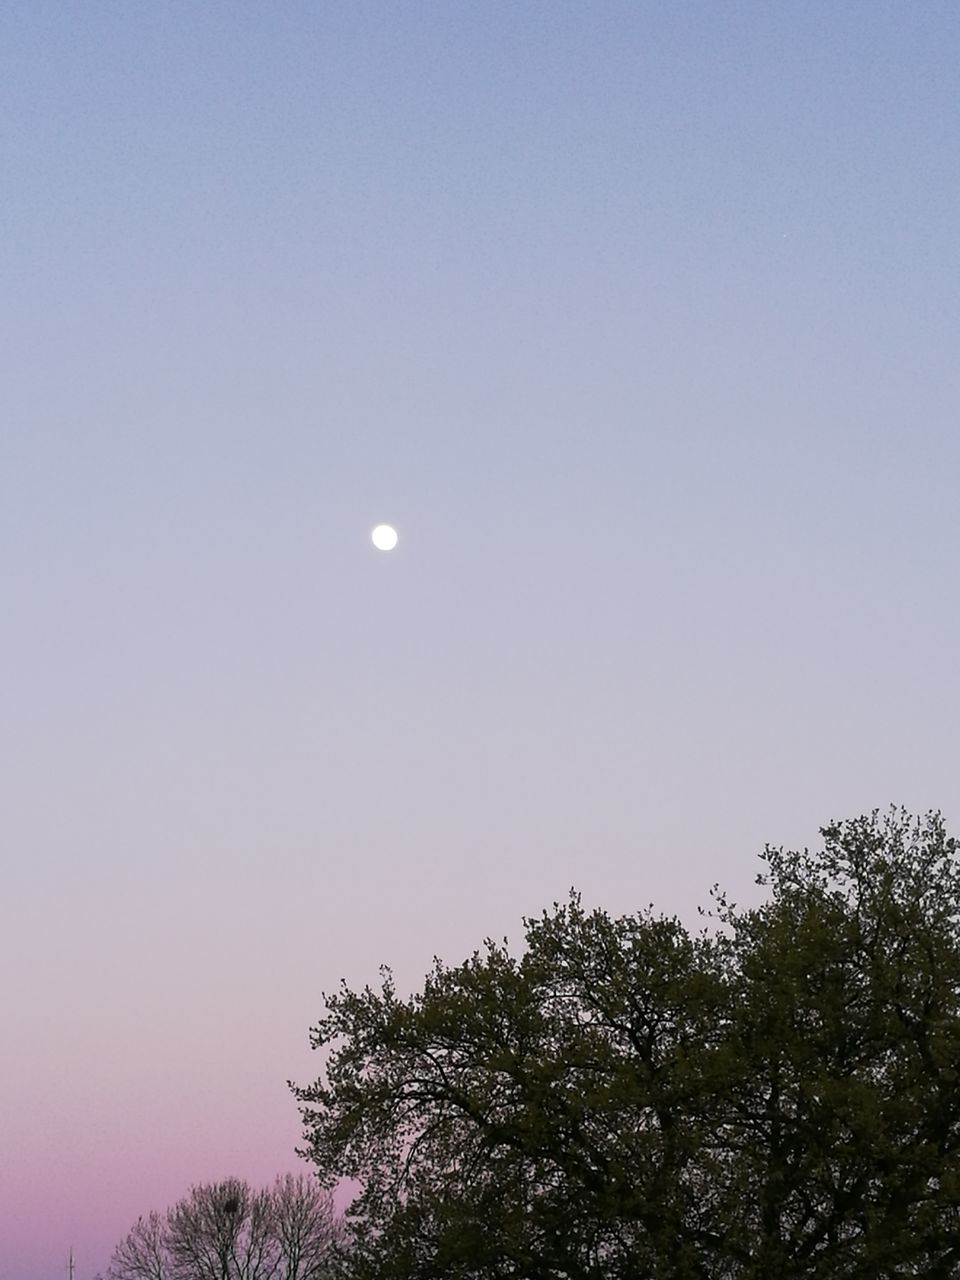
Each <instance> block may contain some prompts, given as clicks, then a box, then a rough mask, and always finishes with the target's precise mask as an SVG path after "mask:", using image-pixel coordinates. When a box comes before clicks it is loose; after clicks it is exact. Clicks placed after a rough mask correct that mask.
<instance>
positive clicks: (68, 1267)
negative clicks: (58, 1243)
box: [67, 1245, 74, 1280]
mask: <svg viewBox="0 0 960 1280" xmlns="http://www.w3.org/2000/svg"><path fill="white" fill-rule="evenodd" d="M73 1269H74V1268H73V1245H71V1246H70V1261H69V1262H68V1263H67V1272H68V1273H69V1276H70V1280H73Z"/></svg>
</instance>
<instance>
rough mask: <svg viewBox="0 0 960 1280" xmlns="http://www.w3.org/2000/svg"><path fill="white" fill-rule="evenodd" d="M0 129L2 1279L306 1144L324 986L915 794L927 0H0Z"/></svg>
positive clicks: (925, 560)
mask: <svg viewBox="0 0 960 1280" xmlns="http://www.w3.org/2000/svg"><path fill="white" fill-rule="evenodd" d="M0 120H2V130H0V589H2V601H3V613H2V619H3V625H2V628H0V707H2V715H0V747H2V754H3V763H2V769H0V806H2V814H3V821H2V830H0V871H2V881H0V885H2V888H0V1084H2V1088H0V1150H2V1153H3V1155H2V1159H0V1280H62V1277H64V1275H65V1266H66V1260H67V1254H68V1250H69V1248H70V1247H71V1246H72V1247H73V1249H74V1252H75V1256H76V1262H77V1273H76V1274H77V1280H93V1276H94V1274H95V1273H96V1272H97V1271H98V1270H102V1269H104V1268H105V1267H106V1264H107V1262H108V1260H109V1256H110V1252H111V1250H112V1248H113V1246H114V1244H115V1243H117V1241H118V1240H119V1239H120V1238H121V1237H122V1236H123V1235H124V1234H125V1233H126V1231H127V1230H128V1229H129V1227H130V1226H131V1225H132V1223H133V1222H134V1221H135V1220H136V1218H137V1216H138V1215H139V1214H141V1213H144V1214H145V1213H147V1212H149V1211H150V1210H153V1209H158V1210H162V1209H163V1208H165V1207H166V1206H167V1205H169V1204H171V1203H172V1202H174V1201H175V1200H176V1199H177V1198H178V1197H179V1196H181V1195H182V1194H184V1193H185V1192H186V1191H187V1189H188V1188H189V1186H190V1185H191V1184H193V1183H198V1182H202V1181H207V1180H211V1179H214V1178H221V1177H226V1176H229V1175H236V1176H238V1177H244V1178H248V1179H249V1180H251V1181H252V1182H254V1183H255V1184H263V1183H266V1182H267V1181H271V1180H272V1179H273V1177H274V1175H275V1174H276V1173H278V1172H284V1171H286V1170H288V1169H289V1170H294V1171H296V1170H298V1169H301V1168H302V1169H304V1170H306V1168H307V1166H305V1165H303V1164H302V1162H300V1161H299V1160H298V1158H297V1156H296V1154H295V1148H296V1146H297V1145H298V1142H299V1140H300V1132H301V1130H300V1119H299V1115H298V1112H297V1106H296V1102H295V1100H294V1099H293V1097H292V1096H291V1095H290V1093H289V1091H288V1089H287V1085H286V1081H287V1080H288V1079H290V1078H292V1079H294V1080H296V1081H297V1082H299V1083H306V1082H308V1081H309V1080H312V1079H314V1078H315V1077H316V1076H317V1075H318V1074H319V1071H320V1067H321V1063H320V1061H319V1060H318V1055H316V1054H314V1053H312V1052H311V1050H310V1047H309V1028H310V1027H311V1026H312V1025H313V1024H314V1023H315V1022H316V1021H317V1019H318V1018H319V1017H320V1015H321V1013H322V1009H323V992H325V991H332V990H334V989H335V988H336V987H337V986H338V984H339V982H340V980H341V979H346V981H347V982H348V983H349V984H350V985H352V986H361V985H363V984H365V983H367V982H374V983H375V982H376V981H377V975H378V969H379V966H380V965H381V964H389V965H391V966H392V967H393V969H394V972H395V974H396V978H397V984H398V987H399V988H400V989H401V990H402V991H412V990H414V989H416V988H417V987H418V986H419V984H420V982H421V980H422V978H423V975H424V973H425V972H426V971H427V969H428V968H429V967H430V963H431V959H432V957H433V956H434V955H435V954H437V955H439V956H441V957H442V958H443V959H444V960H445V961H447V962H449V963H456V962H458V961H460V960H462V959H464V958H465V957H466V956H467V955H468V954H470V953H471V952H472V951H473V950H474V949H475V948H476V947H477V946H479V945H480V944H481V943H482V940H483V938H484V937H486V936H488V935H490V936H495V937H500V936H503V935H507V936H508V937H509V938H510V940H511V943H512V944H513V945H514V946H515V947H516V948H519V946H520V945H521V943H522V919H523V917H524V916H525V915H526V916H529V915H536V914H538V913H539V912H540V911H541V910H542V909H544V908H546V907H549V906H550V904H551V903H553V902H554V901H557V900H563V899H564V898H565V897H566V896H567V893H568V891H569V889H570V888H571V887H572V886H575V887H576V888H577V889H578V890H580V892H581V893H582V895H583V900H584V904H585V905H586V906H588V907H594V906H599V907H603V908H605V909H607V910H608V911H610V912H611V913H613V914H622V913H630V912H635V911H638V910H640V909H642V908H643V907H645V906H646V905H647V904H648V903H651V902H652V903H653V904H654V906H655V908H656V909H657V910H658V911H663V912H664V913H665V914H667V915H674V914H677V915H679V916H680V917H681V919H683V920H684V921H685V922H687V923H688V924H689V925H690V926H691V928H699V927H701V924H702V922H701V921H700V920H699V919H698V917H697V912H696V908H697V906H698V905H705V906H709V888H710V886H711V885H712V884H714V883H715V882H719V883H720V884H721V886H722V887H724V888H726V889H727V890H728V891H729V892H730V894H731V896H732V898H733V899H734V900H735V901H738V902H739V903H740V904H741V905H747V904H749V903H753V902H756V901H759V900H760V899H759V898H758V896H757V895H758V894H759V893H760V892H761V891H760V890H759V889H757V888H755V886H754V884H753V881H754V877H755V875H756V873H757V871H758V870H760V869H761V868H760V863H759V862H758V855H759V854H760V853H761V852H762V850H763V847H764V845H765V844H766V843H768V842H769V843H771V844H774V845H786V846H787V847H803V846H804V845H807V844H809V845H811V846H812V845H816V843H817V841H818V829H819V827H820V826H822V825H823V824H825V823H827V822H828V821H831V820H833V819H842V818H845V817H854V816H857V815H859V814H861V813H865V812H869V811H871V810H872V809H874V808H881V809H885V808H887V807H888V806H889V805H891V804H896V805H905V806H906V807H907V808H908V809H909V810H910V811H911V812H914V813H920V812H925V811H927V810H928V809H931V808H934V809H940V810H941V811H942V812H943V814H944V817H945V819H946V821H947V825H948V828H949V829H952V830H953V831H954V832H955V833H956V832H957V824H958V822H960V796H958V781H957V770H956V762H957V761H956V725H957V717H958V712H960V693H958V681H957V667H956V654H957V653H958V652H960V603H958V601H960V593H958V592H957V589H956V566H957V563H958V558H960V536H958V518H957V497H956V495H957V490H958V480H960V433H958V426H957V422H958V418H957V403H958V393H960V361H958V360H957V339H958V327H960V250H958V241H957V226H958V225H960V167H958V165H957V152H956V140H957V138H958V136H960V10H958V9H957V6H956V5H955V4H954V3H953V2H952V0H950V2H949V3H947V2H945V0H929V2H928V3H925V4H923V5H911V4H907V3H906V2H905V0H904V2H898V3H892V2H890V0H850V3H846V4H844V5H836V4H834V3H832V0H810V3H806V4H803V5H794V4H786V3H773V4H771V3H760V2H759V0H756V2H755V0H731V2H730V3H725V4H722V5H720V4H714V3H712V2H711V3H707V2H706V0H677V3H672V4H662V3H660V0H633V2H632V3H625V2H623V0H604V2H603V3H596V4H585V3H570V2H569V0H511V2H510V3H505V2H504V0H482V2H480V0H443V2H442V3H441V2H439V0H417V2H416V3H414V2H412V0H391V2H390V3H386V2H384V0H378V2H375V3H373V2H371V0H327V2H320V0H313V2H311V3H307V2H306V0H287V2H286V3H283V4H276V5H261V4H259V3H253V2H252V0H231V2H230V3H225V2H223V0H206V2H205V3H204V4H202V5H201V4H195V3H192V2H190V3H187V2H186V0H167V2H165V3H164V4H152V3H147V2H146V0H128V2H122V0H109V2H108V0H83V2H82V3H81V2H80V0H57V2H56V3H54V2H53V0H8V3H6V4H4V5H3V6H0ZM381 521H386V522H389V523H391V524H393V525H395V526H396V528H397V530H398V532H399V535H400V541H399V544H398V546H397V548H396V550H395V551H393V552H390V553H389V554H384V553H379V552H377V551H376V550H375V549H374V548H373V547H372V545H371V542H370V530H371V529H372V527H373V526H374V525H376V524H377V523H379V522H381Z"/></svg>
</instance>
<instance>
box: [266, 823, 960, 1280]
mask: <svg viewBox="0 0 960 1280" xmlns="http://www.w3.org/2000/svg"><path fill="white" fill-rule="evenodd" d="M821 834H822V837H823V848H822V849H821V850H819V851H818V852H815V853H811V852H809V851H808V850H804V851H803V852H801V853H798V852H785V851H784V850H783V849H776V848H771V847H769V846H768V847H767V848H766V850H765V851H764V853H763V854H761V859H762V861H763V863H764V864H765V865H764V870H763V871H761V873H760V874H759V875H758V876H757V883H758V884H760V885H763V886H765V887H767V888H768V889H769V890H770V894H769V900H768V901H767V902H765V903H764V904H763V905H762V906H760V907H758V908H754V909H751V910H747V911H738V910H737V908H736V904H732V903H730V902H728V900H727V898H726V896H725V895H724V894H723V893H722V892H720V891H719V888H718V886H716V885H715V886H714V888H713V890H712V895H711V896H712V897H713V899H714V906H715V908H716V909H715V910H712V911H709V912H705V913H704V914H705V915H707V916H709V917H712V918H713V919H714V920H715V921H716V922H717V923H716V924H715V925H714V926H713V927H709V926H706V925H705V926H704V928H703V930H702V931H701V932H700V933H698V934H696V935H691V933H690V932H689V931H688V930H687V929H686V928H684V927H683V925H681V923H680V922H679V920H678V919H676V918H675V917H674V918H666V917H664V916H662V915H661V916H657V915H654V914H653V910H652V906H651V907H648V908H647V909H646V910H644V911H641V912H639V913H637V914H634V915H626V916H621V917H618V918H612V917H611V916H610V915H608V914H607V913H606V912H603V911H590V912H588V911H586V910H584V909H583V907H582V905H581V900H580V898H579V897H578V896H577V895H576V894H575V893H572V894H571V896H570V899H569V901H568V902H566V903H564V904H555V905H554V906H553V908H552V909H551V910H549V911H545V912H544V913H543V914H542V915H541V916H540V917H538V918H534V919H527V920H525V921H524V928H525V935H526V946H525V948H524V950H523V952H522V953H521V954H520V955H519V956H514V955H513V954H511V952H510V949H509V947H508V945H507V943H506V941H503V942H494V941H492V940H490V939H488V940H487V941H486V942H485V944H484V946H483V948H482V949H481V950H479V951H477V952H476V953H474V954H473V955H472V956H471V957H470V958H469V959H468V960H466V961H465V962H464V963H463V964H460V965H458V966H456V967H448V966H446V965H444V964H442V963H441V962H440V961H439V960H438V961H436V962H435V964H434V967H433V970H432V971H431V973H430V974H429V975H428V977H427V978H426V981H425V983H424V985H423V989H422V990H421V991H419V992H417V993H415V994H414V995H413V996H411V997H410V998H408V999H405V998H401V996H400V995H398V993H397V991H396V988H395V985H394V982H393V979H392V976H391V974H390V971H389V970H384V971H383V973H382V981H381V984H380V985H379V987H378V988H377V989H374V988H371V987H366V988H364V989H363V990H360V991H352V990H350V989H349V988H348V987H347V986H346V985H343V986H341V989H340V990H339V991H338V992H337V993H336V994H334V995H332V996H329V997H326V1012H325V1015H324V1016H323V1017H322V1018H321V1020H320V1021H319V1023H318V1025H317V1026H316V1027H315V1028H314V1029H313V1031H312V1032H311V1039H312V1043H313V1045H314V1047H316V1048H322V1049H324V1050H325V1051H326V1054H327V1057H326V1063H325V1069H324V1072H323V1075H322V1076H321V1078H320V1079H318V1080H317V1081H316V1082H315V1083H313V1084H310V1085H308V1086H306V1087H301V1086H296V1085H293V1086H291V1087H292V1088H293V1089H294V1092H295V1094H296V1096H297V1098H298V1099H299V1101H300V1103H301V1104H302V1115H303V1121H304V1134H305V1146H304V1149H303V1151H302V1152H301V1154H302V1155H305V1156H306V1157H307V1158H308V1159H310V1160H311V1161H313V1162H314V1163H315V1164H316V1166H317V1170H318V1175H319V1177H320V1178H321V1180H323V1179H326V1180H327V1181H328V1182H329V1184H330V1185H332V1184H333V1182H334V1181H335V1180H336V1179H338V1178H340V1177H344V1176H345V1177H349V1178H352V1179H356V1180H358V1182H359V1183H360V1186H361V1190H360V1192H359V1194H358V1195H357V1197H356V1199H355V1200H354V1202H353V1204H352V1205H351V1206H350V1208H349V1209H348V1212H347V1221H348V1223H349V1231H350V1243H349V1255H350V1263H349V1266H350V1274H351V1275H353V1276H356V1277H358V1278H360V1280H362V1278H365V1277H370V1278H371V1280H372V1277H374V1276H376V1277H379V1278H380V1280H390V1278H392V1277H394V1278H397V1280H399V1278H400V1277H404V1278H405V1280H440V1278H441V1277H443V1278H445V1280H454V1278H460V1280H601V1278H602V1280H688V1278H689V1280H760V1278H761V1277H762V1278H763V1280H769V1278H770V1277H771V1276H776V1277H780V1278H782V1280H793V1278H797V1280H800V1278H801V1277H802V1278H803V1280H886V1278H887V1277H890V1278H891V1280H892V1278H894V1277H901V1276H903V1277H905V1276H918V1275H923V1276H925V1277H928V1278H929V1280H948V1278H952V1277H956V1276H958V1275H960V1170H958V1164H957V1152H958V1147H960V1088H958V1068H960V931H958V922H960V871H958V867H957V853H958V844H957V841H956V840H954V839H952V838H950V837H948V836H947V834H946V832H945V829H944V824H943V822H942V819H941V817H940V815H939V814H929V815H927V816H926V817H925V818H923V819H914V818H911V817H910V816H909V815H908V814H906V813H904V812H903V811H895V810H892V811H890V812H889V813H888V814H886V815H883V816H881V815H880V814H879V813H877V812H875V813H873V814H872V815H869V816H865V817H862V818H857V819H854V820H852V821H846V822H841V823H834V824H831V825H829V826H827V827H824V828H822V831H821Z"/></svg>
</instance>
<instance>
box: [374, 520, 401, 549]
mask: <svg viewBox="0 0 960 1280" xmlns="http://www.w3.org/2000/svg"><path fill="white" fill-rule="evenodd" d="M370 541H371V542H372V543H373V545H374V546H375V547H376V548H377V550H378V551H392V550H393V548H394V547H395V546H396V545H397V531H396V529H394V528H393V526H392V525H389V524H378V525H377V527H376V528H375V529H374V531H373V533H371V535H370Z"/></svg>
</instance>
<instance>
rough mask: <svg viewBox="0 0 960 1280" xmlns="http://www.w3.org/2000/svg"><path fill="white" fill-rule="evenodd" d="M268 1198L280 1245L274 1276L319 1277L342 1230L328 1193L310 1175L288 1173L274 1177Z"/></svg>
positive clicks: (304, 1279) (309, 1279) (285, 1279)
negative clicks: (271, 1204)
mask: <svg viewBox="0 0 960 1280" xmlns="http://www.w3.org/2000/svg"><path fill="white" fill-rule="evenodd" d="M271 1199H272V1201H273V1212H274V1232H275V1234H276V1239H277V1243H278V1245H279V1246H280V1269H279V1272H278V1276H277V1280H319V1278H320V1277H322V1276H324V1275H325V1274H326V1273H327V1272H328V1270H329V1264H330V1255H331V1250H332V1248H333V1246H334V1245H335V1244H336V1243H337V1241H338V1240H339V1239H340V1238H341V1234H342V1233H341V1230H340V1222H339V1220H338V1219H337V1217H336V1215H335V1214H334V1210H333V1199H332V1197H331V1195H330V1193H329V1192H328V1191H324V1190H323V1189H322V1188H321V1187H320V1186H319V1185H318V1184H317V1183H316V1182H315V1181H314V1180H313V1179H312V1178H305V1177H303V1175H302V1174H301V1175H299V1176H297V1177H294V1176H293V1174H292V1173H288V1174H287V1175H286V1177H282V1178H277V1180H276V1182H275V1183H274V1185H273V1192H272V1195H271Z"/></svg>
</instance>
